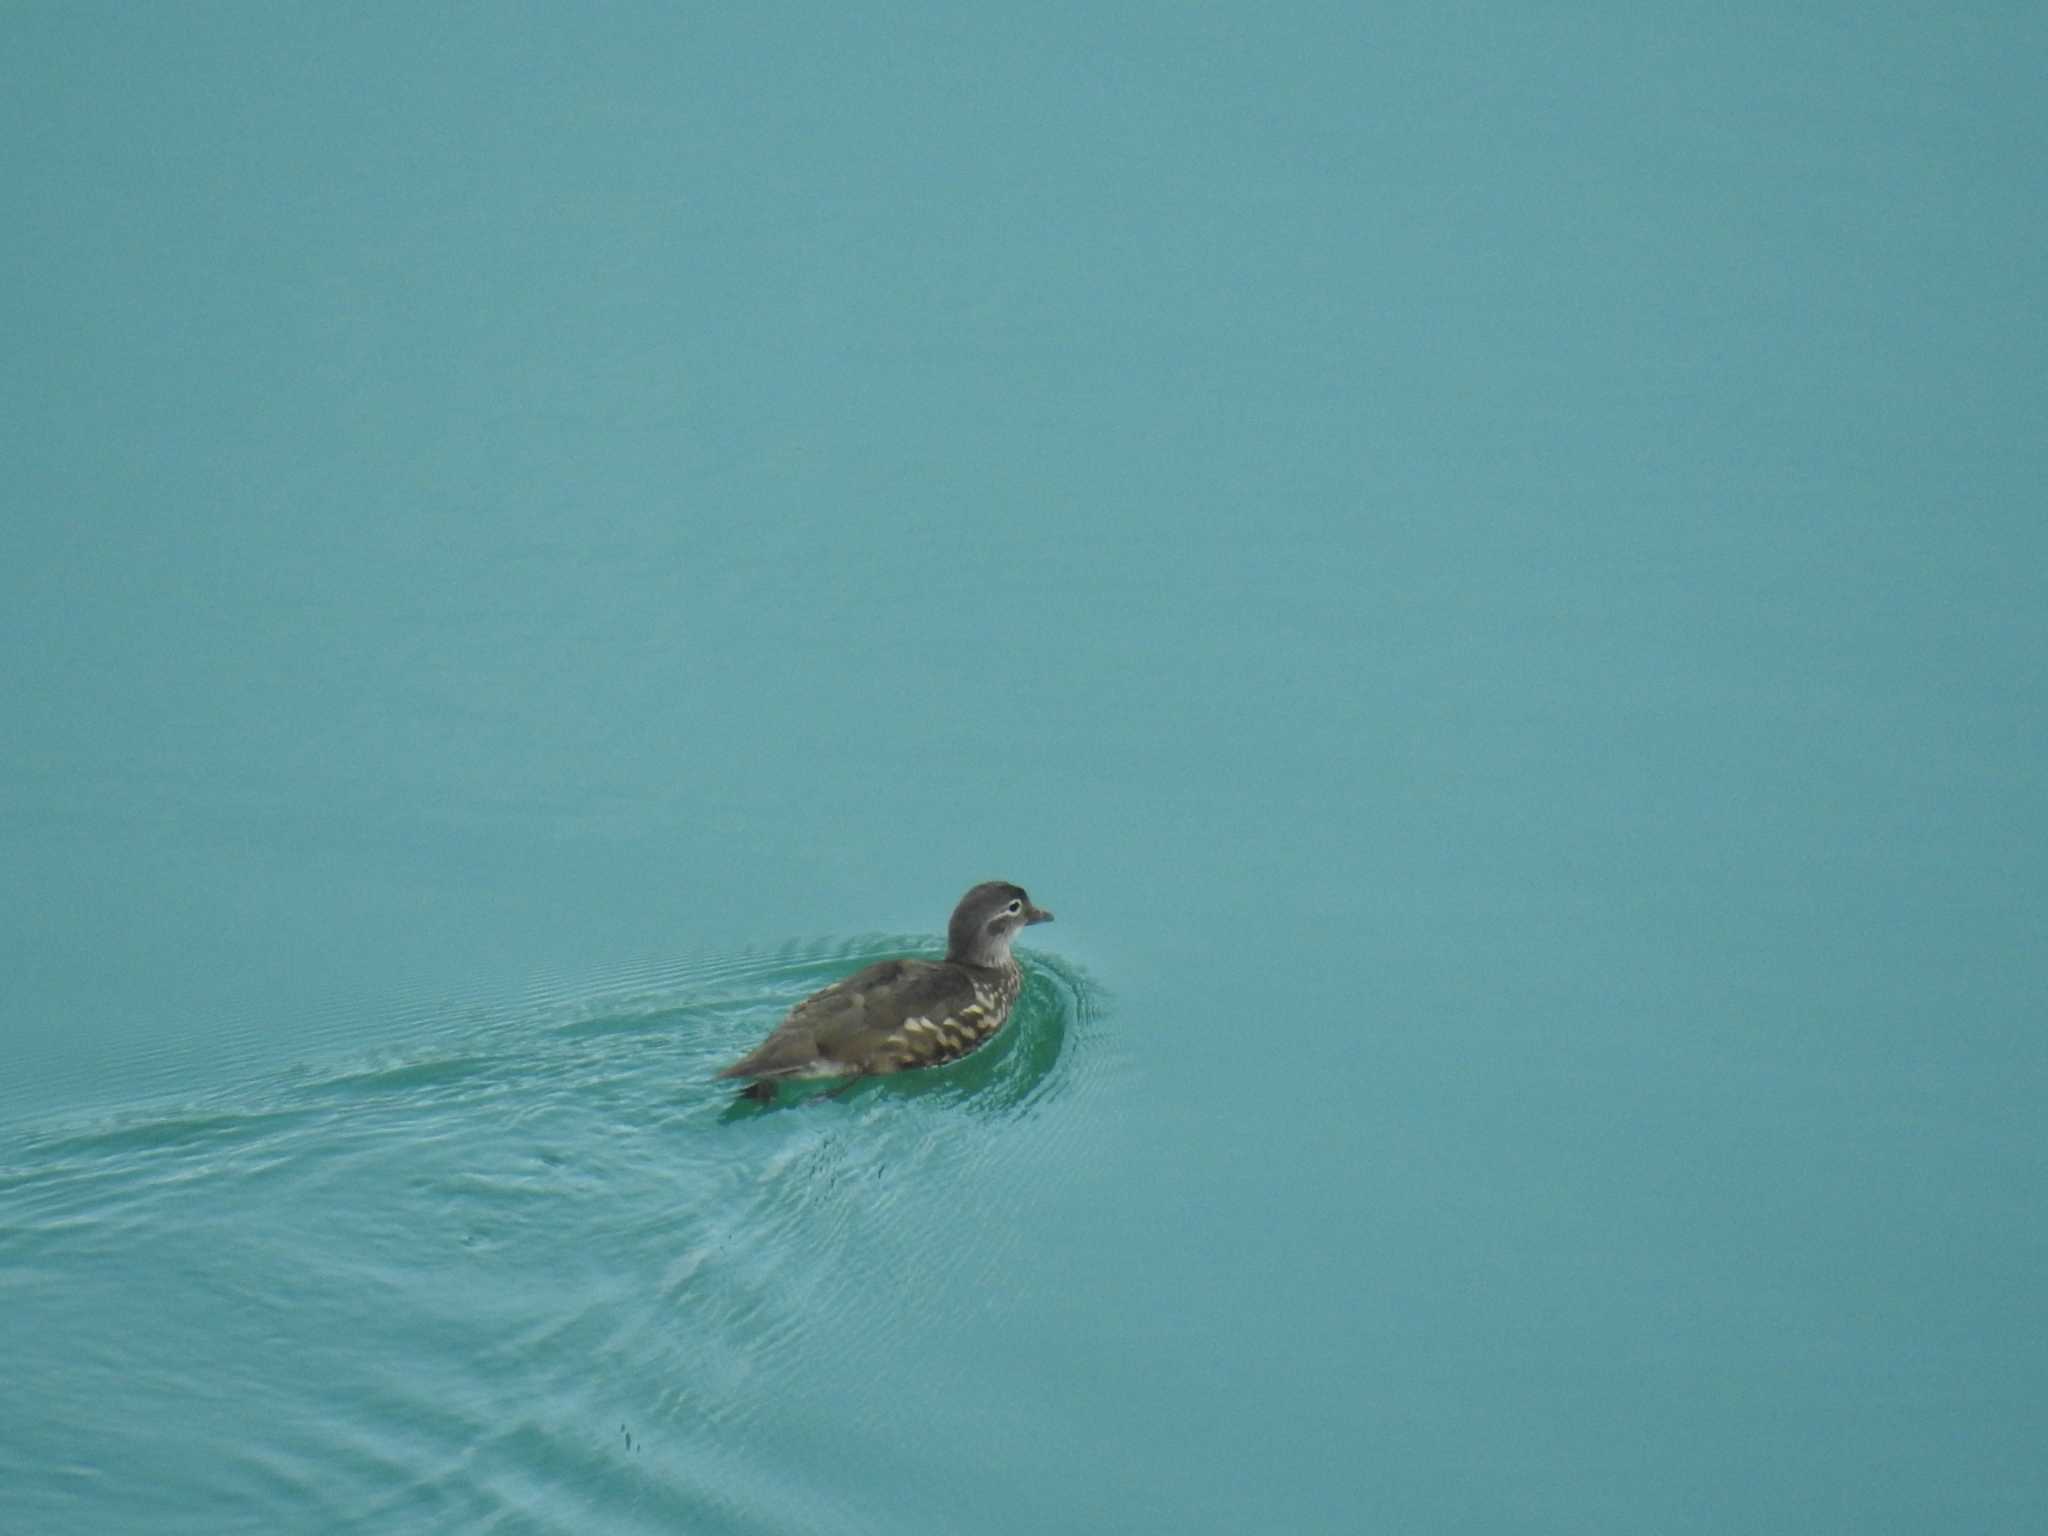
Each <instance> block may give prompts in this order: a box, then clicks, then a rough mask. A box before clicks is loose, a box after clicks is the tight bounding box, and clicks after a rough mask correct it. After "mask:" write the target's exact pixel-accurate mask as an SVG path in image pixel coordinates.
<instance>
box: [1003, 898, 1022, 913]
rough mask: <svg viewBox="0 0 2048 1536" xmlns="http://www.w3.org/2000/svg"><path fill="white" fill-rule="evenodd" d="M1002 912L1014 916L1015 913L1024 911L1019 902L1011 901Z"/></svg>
mask: <svg viewBox="0 0 2048 1536" xmlns="http://www.w3.org/2000/svg"><path fill="white" fill-rule="evenodd" d="M1003 910H1004V911H1005V912H1008V913H1010V914H1011V915H1012V916H1014V915H1016V914H1017V913H1019V912H1022V911H1023V910H1024V903H1023V902H1021V901H1013V902H1011V903H1010V904H1009V905H1008V906H1007V907H1005V908H1003Z"/></svg>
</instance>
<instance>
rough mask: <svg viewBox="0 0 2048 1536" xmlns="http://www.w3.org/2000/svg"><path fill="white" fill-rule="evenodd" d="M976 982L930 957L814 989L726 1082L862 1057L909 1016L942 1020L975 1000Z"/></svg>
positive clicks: (889, 963)
mask: <svg viewBox="0 0 2048 1536" xmlns="http://www.w3.org/2000/svg"><path fill="white" fill-rule="evenodd" d="M973 994H974V984H973V983H972V982H971V981H970V980H968V978H967V976H966V975H965V974H964V973H963V972H961V970H960V969H959V968H958V967H957V966H951V965H935V964H933V963H932V962H931V961H929V960H884V961H882V962H880V963H879V964H876V965H871V966H868V967H867V968H866V969H865V970H859V971H855V972H854V973H853V974H852V975H851V976H848V977H847V978H845V979H844V980H843V981H836V982H834V983H833V984H832V985H831V986H829V987H827V988H825V989H824V990H823V991H822V992H814V993H812V994H811V995H810V996H809V997H807V998H805V999H804V1000H803V1001H802V1002H800V1003H798V1004H797V1005H796V1006H795V1007H794V1008H792V1009H790V1011H789V1016H788V1017H787V1018H785V1019H784V1020H783V1021H782V1022H781V1024H779V1025H777V1026H776V1029H775V1032H774V1033H773V1034H771V1035H770V1036H769V1037H768V1038H767V1039H766V1040H763V1041H762V1042H761V1043H760V1045H758V1046H756V1047H755V1048H754V1049H753V1050H752V1051H751V1052H749V1053H748V1054H747V1055H745V1056H743V1057H741V1058H740V1059H739V1060H738V1061H736V1062H734V1063H733V1064H732V1065H731V1066H729V1067H727V1068H726V1069H725V1070H724V1071H723V1072H721V1073H719V1076H721V1077H777V1076H786V1075H789V1074H792V1073H797V1072H802V1071H804V1070H806V1069H813V1070H815V1069H816V1068H817V1067H818V1065H819V1064H820V1063H821V1061H822V1062H824V1063H831V1062H834V1061H843V1062H847V1063H848V1064H849V1069H851V1064H852V1063H854V1062H857V1061H858V1060H860V1059H861V1058H862V1057H863V1056H864V1055H865V1052H864V1051H863V1050H862V1047H863V1046H864V1045H872V1044H873V1043H874V1042H876V1041H879V1040H880V1039H882V1037H884V1036H886V1035H888V1034H889V1033H890V1032H891V1031H892V1030H897V1029H900V1028H902V1026H903V1023H904V1021H905V1020H906V1019H913V1018H916V1017H918V1016H919V1015H924V1016H926V1017H933V1018H935V1017H939V1016H942V1015H944V1014H947V1013H950V1012H952V1011H953V1010H955V1009H957V1008H960V1007H964V1006H965V1005H966V1004H967V1003H968V1002H970V1001H972V999H973Z"/></svg>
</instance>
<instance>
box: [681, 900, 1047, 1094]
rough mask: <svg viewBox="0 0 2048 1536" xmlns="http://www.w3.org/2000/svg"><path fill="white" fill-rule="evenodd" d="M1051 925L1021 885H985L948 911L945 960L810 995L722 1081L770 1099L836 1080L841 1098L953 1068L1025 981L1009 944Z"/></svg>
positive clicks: (854, 979)
mask: <svg viewBox="0 0 2048 1536" xmlns="http://www.w3.org/2000/svg"><path fill="white" fill-rule="evenodd" d="M1051 921H1052V914H1051V913H1050V912H1047V911H1045V910H1044V909H1043V908H1040V907H1034V906H1033V905H1032V904H1031V898H1030V897H1029V896H1028V895H1026V894H1025V892H1024V888H1023V887H1022V886H1020V885H1011V884H1010V883H1009V882H1008V881H1004V880H989V881H985V882H983V883H982V884H980V885H977V886H975V887H974V889H972V890H971V891H969V892H968V893H967V894H966V895H965V896H962V897H961V898H960V904H959V905H958V906H957V907H955V908H954V909H953V918H952V921H951V922H949V923H948V924H947V925H946V958H945V959H943V960H917V959H911V958H907V957H906V958H904V959H900V960H884V961H882V962H880V963H879V964H877V965H871V966H868V967H867V968H866V969H865V970H859V971H855V972H854V973H853V974H852V975H851V976H848V977H847V978H846V979H845V980H843V981H835V982H834V983H832V985H831V986H829V987H827V988H825V990H824V991H822V992H813V993H812V994H811V995H810V996H809V997H807V998H805V999H804V1000H803V1001H802V1002H800V1003H798V1004H797V1005H796V1006H795V1007H794V1008H792V1009H790V1010H789V1014H788V1017H786V1018H784V1019H783V1021H782V1022H781V1023H780V1024H778V1025H776V1026H775V1030H774V1032H773V1033H772V1034H770V1035H769V1036H768V1038H767V1039H765V1040H763V1041H762V1042H761V1043H760V1044H759V1045H757V1046H755V1047H754V1049H753V1050H751V1051H749V1052H748V1053H747V1054H746V1055H744V1056H742V1057H741V1058H740V1059H739V1060H738V1061H736V1062H734V1063H733V1064H732V1065H731V1066H729V1067H726V1068H725V1069H724V1070H722V1071H721V1072H720V1073H719V1074H718V1075H719V1076H720V1077H745V1078H751V1079H753V1081H752V1082H751V1083H750V1084H748V1086H747V1087H746V1088H744V1089H743V1090H741V1092H742V1094H743V1096H745V1097H747V1098H755V1099H772V1098H773V1097H774V1096H775V1085H776V1083H777V1082H778V1081H780V1080H782V1079H784V1078H805V1077H814V1078H824V1077H830V1078H840V1079H843V1081H842V1082H841V1084H840V1088H839V1089H834V1090H833V1091H834V1092H839V1091H841V1089H844V1088H850V1087H851V1086H853V1084H854V1083H855V1082H857V1081H859V1080H860V1079H861V1078H863V1077H879V1076H882V1075H883V1074H884V1073H889V1072H902V1071H906V1070H908V1069H909V1068H912V1067H936V1066H939V1065H941V1064H943V1063H945V1062H949V1061H957V1060H959V1059H960V1058H961V1057H962V1056H965V1055H967V1054H968V1053H969V1052H970V1051H974V1050H977V1049H979V1048H980V1047H981V1046H982V1045H983V1044H985V1043H986V1042H987V1041H988V1040H989V1039H991V1038H992V1037H993V1036H994V1035H995V1032H996V1031H997V1030H999V1029H1001V1028H1002V1027H1003V1024H1004V1022H1005V1021H1006V1020H1007V1019H1008V1018H1009V1017H1010V1008H1011V1005H1012V1004H1014V1003H1015V1002H1016V1001H1017V992H1018V989H1019V988H1020V987H1022V985H1023V983H1024V973H1023V972H1022V971H1021V970H1020V969H1018V966H1017V962H1016V960H1015V958H1014V957H1012V955H1011V954H1010V943H1011V941H1012V940H1013V939H1015V938H1016V937H1017V935H1018V934H1019V933H1021V932H1022V931H1023V930H1024V929H1025V928H1026V927H1028V926H1029V925H1030V924H1032V923H1049V922H1051Z"/></svg>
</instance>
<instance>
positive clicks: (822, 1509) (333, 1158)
mask: <svg viewBox="0 0 2048 1536" xmlns="http://www.w3.org/2000/svg"><path fill="white" fill-rule="evenodd" d="M918 947H920V946H919V941H917V940H906V939H905V938H903V937H901V936H886V935H885V936H876V937H873V938H867V939H862V940H858V941H855V942H851V943H835V944H829V945H811V946H793V947H789V948H784V949H780V950H775V951H771V952H764V953H758V954H749V955H743V956H732V957H723V958H717V959H711V960H704V961H698V962H693V963H690V964H684V965H672V966H649V967H642V968H639V969H637V970H634V971H630V972H622V973H617V974H614V975H612V976H609V977H606V978H603V979H602V980H601V981H600V982H598V983H596V984H588V983H586V984H585V985H583V986H581V987H577V986H574V985H571V984H569V983H567V982H564V981H561V980H550V981H548V982H546V983H544V984H542V985H539V986H536V987H534V988H531V989H529V990H528V992H527V993H526V994H525V995H524V996H522V997H521V998H519V999H517V1000H516V1001H514V1002H511V1003H507V1004H503V1005H496V1006H469V1007H465V1008H457V1009H449V1010H446V1011H443V1012H441V1013H438V1014H432V1015H425V1016H423V1017H422V1018H421V1019H420V1021H419V1026H418V1028H417V1030H416V1032H415V1034H414V1036H413V1037H412V1038H411V1039H410V1041H409V1042H408V1043H407V1045H406V1046H405V1048H404V1049H402V1050H388V1049H387V1050H381V1051H369V1052H363V1053H359V1054H358V1055H356V1056H354V1057H346V1056H345V1057H341V1058H339V1059H334V1060H328V1061H316V1062H305V1063H301V1064H300V1065H298V1066H297V1067H295V1068H293V1069H292V1070H290V1071H289V1072H286V1073H283V1074H280V1075H276V1076H273V1077H271V1078H269V1079H260V1080H255V1081H250V1082H245V1083H240V1084H232V1085H223V1086H221V1087H220V1088H218V1089H216V1090H215V1091H214V1092H213V1093H211V1094H210V1095H208V1096H206V1097H205V1098H204V1099H202V1100H200V1101H197V1102H187V1103H182V1104H169V1105H165V1104H153V1105H151V1104H140V1105H133V1106H119V1107H116V1108H115V1109H114V1110H112V1111H108V1112H103V1113H101V1114H98V1115H96V1116H94V1117H91V1118H88V1119H76V1118H74V1119H68V1120H65V1121H63V1122H60V1123H56V1124H50V1125H42V1126H30V1127H27V1128H23V1129H20V1130H18V1131H16V1132H13V1133H10V1134H9V1136H8V1137H7V1139H5V1140H4V1141H0V1283H4V1288H5V1291H6V1294H7V1295H8V1297H9V1307H8V1308H7V1309H6V1312H7V1314H8V1316H9V1317H10V1318H11V1319H12V1321H11V1322H10V1323H8V1324H7V1325H6V1326H7V1330H8V1331H7V1335H6V1337H5V1338H4V1339H0V1343H4V1345H5V1349H6V1353H7V1354H8V1356H9V1358H10V1360H11V1361H13V1362H15V1370H16V1374H17V1375H18V1376H19V1377H20V1379H21V1381H22V1383H23V1385H24V1388H25V1390H27V1391H28V1392H29V1393H30V1395H31V1396H32V1397H34V1398H35V1400H37V1401H39V1402H43V1403H45V1404H46V1405H47V1408H46V1411H44V1412H42V1413H41V1414H40V1415H39V1416H38V1418H37V1419H36V1420H35V1421H32V1422H30V1423H28V1424H26V1425H23V1426H20V1432H19V1433H16V1434H14V1435H13V1437H12V1443H11V1444H10V1446H9V1448H8V1449H6V1450H0V1479H5V1480H7V1481H8V1482H9V1483H10V1485H11V1486H13V1487H15V1488H17V1489H23V1488H25V1489H27V1490H29V1491H28V1493H27V1494H26V1495H25V1498H26V1503H22V1500H21V1499H20V1498H18V1499H17V1501H16V1502H17V1504H19V1505H20V1506H21V1507H22V1508H23V1510H24V1513H25V1514H26V1515H28V1516H30V1517H32V1518H33V1519H35V1520H36V1522H37V1528H49V1529H58V1528H63V1527H64V1526H65V1525H66V1520H65V1518H64V1513H63V1512H64V1511H65V1510H66V1509H73V1508H75V1507H77V1506H76V1505H75V1503H74V1501H75V1500H77V1498H78V1493H77V1489H78V1487H79V1485H80V1483H81V1481H82V1480H84V1481H90V1482H92V1484H93V1488H94V1491H93V1493H92V1495H91V1503H92V1508H93V1511H94V1514H95V1517H96V1519H97V1520H98V1522H99V1523H101V1524H103V1525H105V1526H107V1527H108V1528H113V1527H118V1526H123V1525H126V1526H134V1527H138V1528H139V1526H140V1525H141V1524H147V1523H149V1514H150V1512H151V1511H152V1510H160V1509H162V1508H166V1507H169V1508H179V1509H192V1510H213V1511H223V1510H229V1511H238V1512H239V1514H238V1515H236V1516H234V1517H232V1518H221V1519H217V1520H212V1521H210V1524H209V1528H210V1529H251V1530H255V1529H284V1528H293V1527H303V1526H304V1524H305V1520H306V1516H307V1515H308V1513H313V1514H314V1516H315V1518H316V1520H317V1521H318V1522H319V1523H322V1524H331V1525H334V1526H337V1527H357V1528H375V1529H380V1530H408V1529H414V1530H423V1531H424V1530H435V1531H440V1530H449V1529H463V1528H475V1529H481V1528H491V1527H495V1526H498V1525H501V1524H502V1525H508V1526H511V1525H516V1526H517V1527H518V1528H521V1529H533V1530H564V1531H570V1530H585V1529H590V1528H592V1527H593V1526H595V1525H602V1526H603V1527H604V1528H606V1529H622V1530H633V1529H642V1528H644V1529H649V1530H654V1529H670V1528H677V1527H682V1528H699V1527H706V1526H709V1527H712V1528H722V1529H729V1528H738V1529H759V1530H799V1529H818V1528H827V1527H829V1528H834V1529H842V1530H862V1529H875V1530H885V1529H888V1528H889V1527H890V1525H891V1521H890V1519H888V1518H887V1517H886V1515H885V1514H883V1513H880V1512H874V1513H870V1514H868V1515H862V1514H859V1513H858V1512H855V1511H850V1510H849V1509H848V1508H847V1507H846V1503H845V1500H846V1491H847V1490H848V1489H850V1488H856V1487H872V1486H873V1482H872V1472H873V1470H874V1468H875V1467H876V1466H887V1465H890V1464H891V1463H892V1462H893V1461H895V1460H896V1459H898V1458H901V1459H903V1469H904V1474H905V1478H906V1479H907V1480H911V1479H914V1474H915V1467H914V1465H913V1462H914V1459H915V1458H914V1456H913V1453H912V1451H911V1450H910V1449H909V1448H906V1447H905V1446H903V1445H901V1444H899V1443H898V1439H897V1437H896V1436H895V1435H894V1434H893V1433H892V1431H891V1429H890V1419H889V1413H888V1410H887V1405H886V1404H885V1403H884V1402H882V1401H880V1400H878V1399H876V1397H875V1396H874V1394H875V1393H876V1392H878V1391H879V1390H880V1389H879V1388H878V1387H877V1386H876V1385H875V1378H876V1376H877V1374H878V1371H879V1372H880V1373H881V1374H884V1375H886V1374H887V1371H888V1368H889V1365H890V1362H891V1361H892V1360H893V1359H895V1358H896V1357H898V1356H900V1355H901V1354H903V1353H904V1352H906V1351H915V1350H916V1349H918V1348H920V1347H921V1346H922V1343H923V1341H924V1340H926V1339H927V1338H928V1336H929V1335H931V1334H932V1333H933V1332H934V1331H935V1330H937V1331H942V1332H952V1333H956V1334H957V1333H958V1332H960V1331H961V1330H962V1329H963V1328H971V1327H972V1326H974V1325H975V1323H976V1321H977V1320H978V1318H979V1316H980V1312H981V1309H982V1307H983V1306H984V1304H985V1301H984V1299H985V1298H986V1297H987V1296H989V1295H991V1294H994V1293H995V1291H996V1290H997V1288H999V1287H1000V1284H1001V1281H1002V1275H1003V1271H1004V1268H1005V1265H1006V1263H1007V1262H1008V1261H1009V1260H1010V1259H1012V1258H1013V1257H1014V1250H1013V1247H1012V1245H1013V1244H1014V1242H1015V1239H1014V1237H1012V1236H1011V1235H1010V1226H1011V1224H1009V1223H1007V1222H1005V1221H1004V1220H1003V1219H1002V1216H1001V1212H1002V1208H1003V1203H1004V1202H1005V1201H1006V1200H1015V1199H1018V1198H1022V1197H1025V1195H1026V1192H1027V1191H1028V1190H1029V1188H1030V1187H1031V1184H1032V1182H1033V1181H1034V1180H1043V1179H1047V1178H1056V1177H1058V1176H1059V1173H1060V1170H1061V1169H1062V1168H1065V1167H1070V1166H1072V1163H1071V1160H1070V1158H1069V1157H1068V1156H1067V1155H1066V1154H1064V1153H1063V1151H1062V1143H1063V1139H1064V1138H1066V1137H1067V1136H1069V1135H1070V1134H1071V1133H1072V1131H1073V1128H1074V1126H1075V1124H1076V1123H1077V1121H1076V1119H1075V1117H1074V1116H1073V1115H1072V1114H1071V1113H1069V1112H1068V1109H1067V1106H1069V1105H1070V1103H1071V1101H1072V1100H1074V1099H1075V1098H1077V1097H1080V1096H1085V1095H1087V1094H1088V1093H1089V1092H1091V1091H1092V1087H1093V1085H1095V1084H1097V1083H1098V1081H1099V1076H1098V1075H1099V1073H1100V1071H1101V1067H1102V1059H1103V1055H1104V1053H1103V1052H1101V1051H1100V1050H1099V1049H1097V1047H1098V1046H1099V1045H1100V1041H1099V1038H1098V1036H1097V1027H1098V1019H1099V1015H1100V1012H1101V1002H1100V995H1099V993H1098V991H1097V989H1096V988H1095V987H1094V986H1093V984H1092V983H1091V982H1090V981H1089V980H1088V979H1087V978H1086V977H1085V975H1083V973H1081V972H1080V971H1079V970H1078V969H1076V968H1075V967H1073V966H1071V965H1069V964H1067V963H1065V962H1063V961H1061V960H1059V959H1057V958H1054V957H1049V956H1040V955H1032V956H1029V957H1027V960H1026V964H1027V982H1026V985H1025V988H1024V990H1023V993H1022V995H1021V996H1020V998H1019V1001H1018V1004H1017V1008H1016V1011H1015V1013H1014V1015H1013V1017H1012V1020H1011V1022H1010V1024H1009V1025H1008V1026H1007V1027H1006V1028H1005V1029H1004V1031H1003V1032H1002V1034H1001V1035H999V1036H998V1037H997V1039H996V1040H995V1041H993V1042H991V1044H990V1045H989V1046H988V1047H986V1048H984V1049H983V1050H982V1051H980V1052H978V1053H976V1054H975V1055H974V1056H972V1057H969V1058H967V1059H966V1060H964V1061H962V1062H958V1063H954V1064H952V1065H950V1066H947V1067H944V1068H938V1069H933V1070H929V1071H925V1072H921V1073H913V1074H905V1075H903V1076H901V1077H896V1078H888V1079H879V1080H876V1081H873V1082H868V1083H863V1084H861V1085H860V1086H858V1087H857V1088H856V1089H854V1090H853V1091H851V1092H849V1093H847V1094H845V1095H843V1096H842V1097H840V1098H837V1099H832V1100H825V1101H813V1102H808V1103H790V1104H786V1105H784V1106H780V1107H773V1108H771V1107H767V1106H760V1105H755V1104H751V1103H744V1104H736V1102H735V1100H734V1097H733V1091H732V1086H731V1084H730V1083H727V1082H720V1081H718V1080H716V1079H715V1078H714V1076H713V1074H714V1073H715V1071H716V1069H717V1068H718V1066H720V1065H721V1064H723V1063H724V1062H726V1061H728V1060H731V1059H732V1058H733V1057H735V1056H736V1055H738V1054H740V1052H742V1051H743V1050H744V1049H745V1048H746V1047H747V1046H748V1045H750V1044H751V1043H752V1042H753V1041H754V1040H756V1039H758V1038H759V1036H760V1035H761V1034H762V1033H763V1032H764V1031H765V1030H766V1029H767V1028H769V1027H770V1026H772V1025H773V1024H774V1023H775V1022H776V1020H777V1019H779V1018H780V1017H781V1015H782V1013H783V1012H784V1011H785V1010H786V1009H787V1008H788V1007H789V1006H790V1005H791V1004H793V1003H794V1002H796V1001H797V1000H798V999H799V998H801V997H803V996H804V995H806V994H807V993H808V992H810V991H812V990H814V989H815V988H817V987H819V986H822V985H824V984H825V983H826V982H828V981H830V980H832V979H834V978H836V977H837V976H840V975H844V974H847V973H848V972H849V971H851V970H853V969H855V968H857V967H858V966H860V965H863V964H866V963H868V962H870V961H872V960H874V959H877V958H880V957H882V956H884V955H887V954H895V953H903V952H906V951H907V950H913V949H916V948H918ZM121 1318H134V1319H136V1326H133V1327H127V1326H122V1325H121V1324H120V1323H119V1322H118V1321H115V1322H111V1323H110V1320H118V1319H121ZM828 1383H836V1386H833V1387H831V1388H829V1389H828V1386H827V1384H828ZM57 1467H70V1468H72V1469H73V1471H72V1472H70V1473H67V1474H65V1475H63V1476H59V1475H58V1474H57V1473H55V1472H53V1471H51V1470H50V1469H52V1468H57ZM173 1495H177V1496H173ZM154 1528H165V1527H162V1526H156V1527H154Z"/></svg>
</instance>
